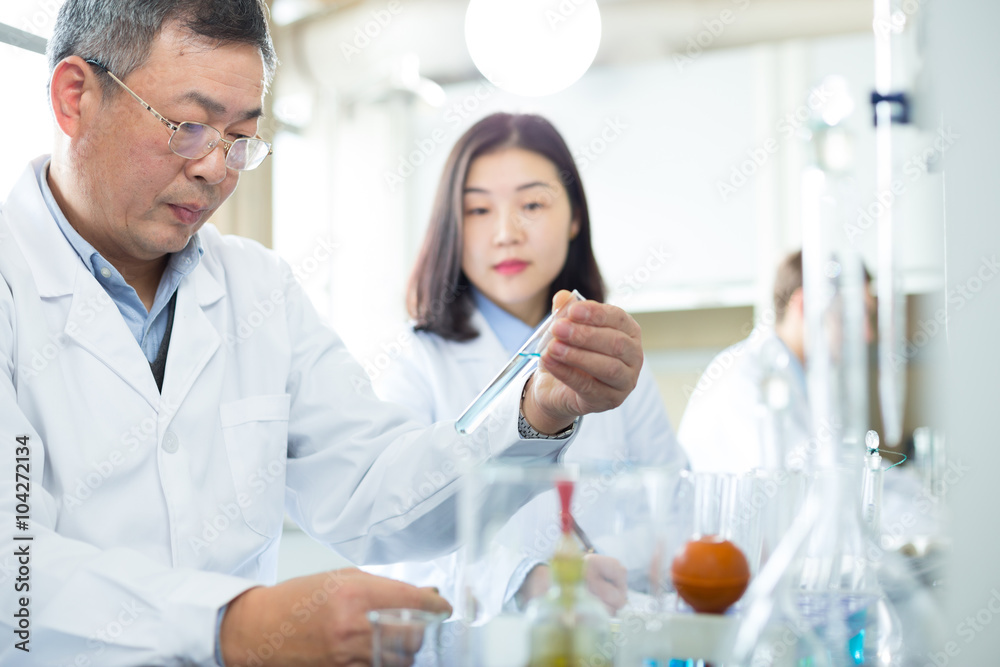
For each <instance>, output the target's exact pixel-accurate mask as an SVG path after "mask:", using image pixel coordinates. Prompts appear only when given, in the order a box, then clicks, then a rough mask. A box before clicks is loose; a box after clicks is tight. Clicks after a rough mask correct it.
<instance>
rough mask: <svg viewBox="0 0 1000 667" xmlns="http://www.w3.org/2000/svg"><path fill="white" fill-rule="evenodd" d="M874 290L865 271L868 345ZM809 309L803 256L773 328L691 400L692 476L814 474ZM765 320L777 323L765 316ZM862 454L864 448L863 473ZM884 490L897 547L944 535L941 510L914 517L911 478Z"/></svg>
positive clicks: (781, 277) (781, 292)
mask: <svg viewBox="0 0 1000 667" xmlns="http://www.w3.org/2000/svg"><path fill="white" fill-rule="evenodd" d="M870 283H871V276H870V274H869V273H868V270H867V269H865V287H866V289H865V311H866V314H867V317H866V318H865V340H866V342H867V343H868V344H869V345H871V344H872V343H873V342H874V340H875V331H874V326H873V321H874V318H875V313H876V303H875V298H874V296H873V295H872V293H871V284H870ZM803 306H804V302H803V291H802V252H801V251H796V252H793V253H791V254H789V255H787V256H786V257H785V258H784V260H783V261H782V262H781V263H780V264H779V265H778V269H777V272H776V275H775V281H774V312H773V320H772V321H773V326H772V327H769V326H767V325H766V324H762V325H758V326H757V327H754V329H753V330H752V331H751V332H750V335H749V336H748V337H747V338H746V339H745V340H742V341H740V342H739V343H736V344H735V345H732V346H730V347H728V348H726V349H725V350H723V351H722V352H721V353H720V354H719V355H717V356H716V357H715V358H714V359H713V360H712V362H711V363H710V364H709V365H708V368H707V369H706V370H705V372H704V373H703V374H702V377H701V379H699V381H698V384H697V385H695V388H694V391H693V392H692V394H691V397H690V399H688V405H687V408H686V409H685V410H684V416H683V417H682V419H681V424H680V428H679V429H678V439H679V440H680V442H681V445H682V446H683V447H684V449H685V451H686V452H687V454H688V457H689V458H690V460H691V468H692V469H693V470H695V471H697V472H722V473H736V474H739V473H744V472H747V471H749V470H751V469H753V468H767V469H776V468H785V469H793V470H805V471H810V470H812V465H811V462H810V461H809V451H810V444H809V443H810V439H811V438H813V437H814V434H813V432H812V416H811V412H810V407H809V396H808V393H807V391H806V375H805V368H806V364H807V363H808V359H807V357H806V352H805V348H806V345H805V338H806V333H805V317H804V308H803ZM762 320H763V321H764V322H767V321H769V320H771V318H770V317H768V316H767V315H765V317H763V318H762ZM766 406H769V407H766ZM776 429H780V437H777V436H778V433H777V432H776ZM779 440H780V441H781V442H780V443H779V442H778V441H779ZM863 453H864V449H863V447H862V445H861V443H859V447H858V465H859V466H860V465H861V460H862V459H861V457H862V455H863ZM888 460H889V459H888V457H887V461H888ZM892 460H895V459H894V458H893V459H892ZM887 465H889V464H888V462H887V463H886V464H885V465H884V466H883V467H886V466H887ZM883 483H884V491H883V498H882V505H883V506H882V524H883V526H892V527H893V533H895V534H894V536H893V537H894V539H897V540H902V541H905V540H906V539H908V538H909V537H911V536H918V535H935V534H937V533H938V531H939V529H940V515H939V511H938V510H937V509H936V508H935V509H934V510H933V511H927V512H914V511H913V510H914V502H915V500H916V499H917V498H918V496H920V494H921V488H920V483H919V481H918V480H917V479H916V477H915V476H914V475H913V474H912V473H911V472H909V471H908V470H906V468H905V467H898V468H894V469H892V470H889V471H888V472H887V473H886V474H885V475H884V477H883Z"/></svg>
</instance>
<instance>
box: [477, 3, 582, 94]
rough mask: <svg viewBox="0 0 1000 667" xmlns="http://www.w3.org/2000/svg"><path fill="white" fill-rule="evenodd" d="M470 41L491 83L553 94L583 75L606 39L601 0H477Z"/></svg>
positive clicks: (510, 89) (525, 91)
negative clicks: (602, 24) (599, 5)
mask: <svg viewBox="0 0 1000 667" xmlns="http://www.w3.org/2000/svg"><path fill="white" fill-rule="evenodd" d="M465 43H466V45H467V46H468V49H469V55H471V56H472V61H473V62H474V63H475V64H476V67H478V68H479V71H480V72H482V74H483V76H485V77H486V78H487V79H489V81H490V82H491V83H493V84H494V85H495V86H497V87H498V88H502V89H504V90H506V91H508V92H511V93H514V94H516V95H525V96H534V97H537V96H541V95H549V94H551V93H555V92H558V91H560V90H562V89H563V88H566V87H567V86H569V85H570V84H572V83H573V82H574V81H576V80H577V79H579V78H580V77H581V76H583V73H584V72H586V71H587V68H588V67H590V63H592V62H593V61H594V56H595V55H597V47H598V46H599V45H600V43H601V13H600V11H599V10H598V9H597V1H596V0H472V1H471V2H470V3H469V10H468V12H466V14H465Z"/></svg>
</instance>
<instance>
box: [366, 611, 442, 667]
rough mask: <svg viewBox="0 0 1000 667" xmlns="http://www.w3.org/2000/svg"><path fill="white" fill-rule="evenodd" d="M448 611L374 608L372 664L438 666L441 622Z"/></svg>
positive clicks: (382, 666)
mask: <svg viewBox="0 0 1000 667" xmlns="http://www.w3.org/2000/svg"><path fill="white" fill-rule="evenodd" d="M447 616H448V615H447V614H441V613H434V612H429V611H423V610H421V609H375V610H373V611H370V612H368V620H369V622H371V624H372V667H396V666H397V665H414V667H441V654H440V639H441V622H442V621H443V620H444V619H445V618H447Z"/></svg>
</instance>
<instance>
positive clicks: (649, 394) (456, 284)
mask: <svg viewBox="0 0 1000 667" xmlns="http://www.w3.org/2000/svg"><path fill="white" fill-rule="evenodd" d="M562 289H567V290H572V289H576V290H578V291H579V292H580V293H581V294H582V295H583V296H584V297H587V298H588V299H593V300H596V301H603V300H604V285H603V282H602V280H601V274H600V271H599V270H598V268H597V261H596V260H595V258H594V252H593V249H592V248H591V243H590V215H589V213H588V210H587V199H586V196H585V195H584V191H583V186H582V184H581V182H580V174H579V172H578V171H577V168H576V165H575V163H574V161H573V157H572V155H571V154H570V151H569V148H568V147H567V146H566V143H565V141H564V140H563V138H562V137H561V136H560V135H559V133H558V132H557V131H556V129H555V128H554V127H553V126H552V124H551V123H549V122H548V121H547V120H545V119H544V118H541V117H539V116H534V115H513V114H506V113H498V114H493V115H491V116H488V117H486V118H484V119H482V120H480V121H479V122H478V123H476V124H475V125H473V126H472V127H471V128H470V129H469V130H468V131H467V132H466V133H465V134H464V135H463V136H462V137H461V138H460V139H459V140H458V143H457V144H456V145H455V147H454V148H453V149H452V151H451V154H450V156H449V157H448V161H447V163H446V165H445V168H444V173H443V174H442V176H441V180H440V183H439V185H438V191H437V196H436V199H435V203H434V208H433V212H432V214H431V221H430V225H429V227H428V230H427V235H426V237H425V239H424V244H423V248H422V250H421V252H420V255H419V258H418V259H417V263H416V266H415V268H414V270H413V274H412V276H411V279H410V285H409V291H408V297H407V306H408V309H409V311H410V315H411V316H412V317H413V318H414V321H415V323H414V329H415V330H416V335H415V336H414V338H413V342H412V344H411V345H410V346H408V348H407V350H406V352H404V353H403V354H402V355H401V356H400V357H399V358H398V359H396V360H395V361H394V362H393V364H392V365H390V366H389V367H388V368H387V369H386V370H385V372H384V373H383V374H382V375H381V376H380V377H379V378H378V380H377V382H376V389H377V390H378V391H379V393H380V395H381V396H382V397H383V398H385V399H388V400H391V401H394V402H397V403H400V404H403V405H405V406H408V407H409V408H410V409H411V410H412V411H413V412H414V413H415V417H416V418H417V419H418V420H420V421H423V422H425V423H428V424H429V423H433V422H435V421H437V420H439V419H443V418H448V419H454V418H456V417H458V416H459V415H460V414H461V413H462V411H463V410H464V409H465V408H466V406H468V404H469V403H470V402H471V401H472V400H473V399H474V398H475V397H476V395H477V394H478V393H479V391H480V390H481V389H482V388H483V387H484V386H486V385H487V384H488V383H489V382H490V381H491V380H492V379H493V376H494V375H495V374H496V373H497V371H498V370H499V369H500V368H502V367H503V366H504V364H505V363H506V362H507V360H508V359H509V358H510V357H511V355H512V354H513V353H514V352H516V351H517V350H518V348H520V346H521V345H522V344H523V343H524V341H525V340H526V339H527V338H528V336H530V335H531V333H532V331H533V330H534V328H535V327H536V326H537V325H538V324H539V323H540V322H541V321H542V319H544V318H545V316H546V315H547V314H548V312H549V307H550V304H551V303H552V299H553V296H554V295H555V293H556V292H557V291H559V290H562ZM579 430H580V432H579V433H578V434H577V435H576V438H575V440H574V441H573V443H572V444H571V445H570V446H569V448H568V450H567V451H566V454H565V456H564V460H565V461H567V462H591V463H600V462H612V461H615V462H617V461H624V462H628V463H631V464H636V465H639V464H667V465H676V466H678V467H686V466H687V458H686V456H685V455H684V453H683V450H681V448H680V447H679V446H678V444H677V442H676V440H675V437H674V432H673V428H672V427H671V425H670V421H669V420H668V418H667V415H666V411H665V410H664V407H663V402H662V400H661V399H660V396H659V393H658V392H657V389H656V385H655V382H654V381H653V378H652V376H651V374H650V373H649V371H648V370H647V369H645V368H643V369H642V371H641V372H640V374H639V381H638V384H637V386H636V388H635V390H634V391H633V392H632V394H631V395H630V396H629V397H628V399H626V401H625V402H624V403H623V404H622V405H621V406H620V407H618V408H616V409H614V410H610V411H607V412H603V413H600V414H596V415H589V416H588V417H587V419H586V420H585V423H584V424H582V425H581V427H580V429H579ZM536 500H537V499H536ZM537 510H538V508H537V507H535V508H534V509H533V503H529V505H527V506H526V507H525V508H523V509H522V510H521V511H520V512H519V513H518V515H517V517H516V519H515V522H516V523H520V524H523V526H522V529H524V530H536V529H537V527H539V526H543V525H545V523H547V522H550V521H551V520H552V518H553V517H549V516H544V517H543V516H541V515H540V514H539V512H538V511H537ZM580 520H581V523H584V524H585V521H586V516H585V514H584V515H582V516H581V517H580ZM595 541H598V540H596V539H595ZM501 561H503V559H502V558H498V559H496V561H495V562H491V567H490V571H491V573H492V576H491V581H490V582H489V584H488V585H485V586H478V587H477V592H476V603H477V610H478V613H479V614H485V615H487V616H491V615H493V614H495V613H497V612H499V611H500V609H501V608H503V607H505V606H509V605H512V604H523V603H524V601H525V600H526V599H527V598H530V597H533V596H534V595H537V594H539V593H541V592H542V591H544V590H545V588H546V587H547V585H548V568H547V567H546V566H545V565H544V564H542V563H540V562H539V561H538V560H522V559H520V556H514V557H512V558H508V559H507V560H506V561H505V562H501ZM462 562H463V554H461V553H458V554H453V555H451V556H448V557H444V558H440V559H437V560H435V561H431V562H429V563H399V564H396V565H391V566H381V567H378V568H368V569H371V570H374V571H376V572H378V573H379V574H384V575H387V576H391V577H394V578H397V579H402V580H404V581H408V582H410V583H415V584H418V585H423V586H436V587H438V589H439V590H440V591H441V592H442V594H443V595H444V596H445V597H446V598H448V599H449V601H450V602H451V603H452V604H453V605H455V606H456V611H457V610H459V609H460V608H461V607H462V606H463V602H464V600H462V599H460V598H461V596H460V595H459V594H458V591H460V590H461V585H462V581H461V579H462V576H461V567H462ZM625 576H626V573H625V569H624V567H623V566H622V565H621V564H620V563H619V562H618V561H616V560H615V559H613V558H610V557H607V556H596V555H592V556H589V557H588V575H587V578H588V583H589V584H590V587H591V589H592V590H593V591H594V592H595V593H596V594H597V595H598V596H599V597H601V598H602V599H603V600H604V602H605V604H606V605H607V606H608V607H609V608H611V609H612V610H614V609H617V608H619V607H621V606H622V605H623V604H624V602H625Z"/></svg>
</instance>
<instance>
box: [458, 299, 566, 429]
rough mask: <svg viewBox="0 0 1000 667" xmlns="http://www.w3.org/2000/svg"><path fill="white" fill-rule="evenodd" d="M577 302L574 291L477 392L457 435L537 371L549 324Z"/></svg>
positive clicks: (472, 426) (475, 424) (476, 424)
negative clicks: (506, 392) (518, 382)
mask: <svg viewBox="0 0 1000 667" xmlns="http://www.w3.org/2000/svg"><path fill="white" fill-rule="evenodd" d="M576 301H585V299H584V298H583V296H582V295H581V294H580V293H579V292H577V291H576V290H573V298H572V299H569V300H567V301H566V303H564V304H563V305H562V307H560V308H559V310H557V311H555V312H554V313H552V314H550V315H549V316H548V317H546V318H545V319H544V320H543V321H542V323H541V324H539V325H538V328H537V329H535V332H534V333H533V334H531V337H530V338H528V340H527V341H526V342H525V343H524V345H522V346H521V349H520V350H518V351H517V354H515V355H514V356H513V357H511V360H510V361H508V362H507V365H506V366H504V368H503V370H502V371H500V373H499V374H497V376H496V377H495V378H493V381H492V382H490V383H489V384H488V385H487V386H486V388H485V389H483V390H482V392H480V394H479V396H477V397H476V398H475V400H474V401H472V404H471V405H469V407H467V408H466V409H465V412H463V413H462V416H461V417H459V418H458V421H456V422H455V430H456V431H458V432H459V433H461V434H463V435H466V434H469V433H472V432H473V431H474V430H476V428H477V427H479V425H480V424H482V423H483V421H485V420H486V417H487V416H489V414H490V411H491V410H493V407H494V406H495V405H496V404H497V401H498V400H499V399H500V398H501V397H502V396H503V394H504V392H505V391H506V390H507V388H508V387H510V386H511V385H512V384H514V383H515V381H516V380H518V379H519V378H520V379H521V380H522V383H521V384H523V380H524V378H526V377H527V375H528V374H529V373H531V372H532V371H534V370H535V369H536V368H537V367H538V359H539V357H541V355H542V352H543V351H544V350H545V347H546V346H547V345H548V344H549V342H550V341H551V340H552V333H551V332H550V331H549V330H550V329H551V328H552V323H553V322H555V321H556V318H557V317H562V316H563V314H564V313H565V312H566V309H567V308H569V306H570V304H572V303H574V302H576Z"/></svg>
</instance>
